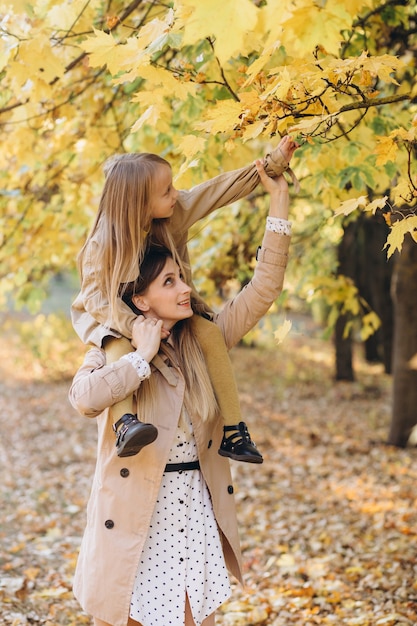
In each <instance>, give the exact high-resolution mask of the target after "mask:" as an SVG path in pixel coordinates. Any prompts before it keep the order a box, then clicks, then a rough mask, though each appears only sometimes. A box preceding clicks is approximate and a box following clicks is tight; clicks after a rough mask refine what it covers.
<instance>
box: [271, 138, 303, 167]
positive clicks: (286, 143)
mask: <svg viewBox="0 0 417 626" xmlns="http://www.w3.org/2000/svg"><path fill="white" fill-rule="evenodd" d="M299 147H300V144H299V143H297V142H296V141H295V139H293V138H292V137H290V135H285V137H283V138H282V139H281V141H280V142H279V144H278V146H277V147H276V148H275V150H279V152H281V154H282V156H283V157H284V159H285V160H286V161H288V163H289V162H290V161H291V159H292V156H293V154H294V152H295V151H296V150H297V148H299Z"/></svg>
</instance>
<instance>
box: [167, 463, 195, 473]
mask: <svg viewBox="0 0 417 626" xmlns="http://www.w3.org/2000/svg"><path fill="white" fill-rule="evenodd" d="M195 469H200V462H199V461H189V463H168V465H165V470H164V471H165V472H182V471H183V470H195Z"/></svg>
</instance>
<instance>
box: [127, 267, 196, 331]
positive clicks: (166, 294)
mask: <svg viewBox="0 0 417 626" xmlns="http://www.w3.org/2000/svg"><path fill="white" fill-rule="evenodd" d="M190 294H191V287H189V286H188V285H187V283H185V282H184V281H183V278H182V274H181V272H180V268H179V267H178V265H177V264H176V263H175V261H174V260H173V259H171V258H170V257H168V258H167V260H166V262H165V265H164V268H163V270H162V272H161V273H160V274H159V275H158V276H157V277H156V278H155V280H154V281H152V282H151V283H150V285H149V287H148V289H147V290H146V292H145V293H144V294H142V295H136V296H133V298H132V301H133V304H134V305H135V306H136V307H137V308H138V309H140V311H142V312H143V315H144V316H145V317H153V318H156V319H158V320H162V321H163V324H162V325H163V327H164V328H165V329H167V330H170V329H171V328H172V327H173V326H174V325H175V324H176V323H177V322H178V321H179V320H183V319H186V318H187V317H192V315H193V310H192V308H191V301H190Z"/></svg>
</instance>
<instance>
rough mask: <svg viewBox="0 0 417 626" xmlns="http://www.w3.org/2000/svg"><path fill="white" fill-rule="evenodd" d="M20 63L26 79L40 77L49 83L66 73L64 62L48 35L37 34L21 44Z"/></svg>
mask: <svg viewBox="0 0 417 626" xmlns="http://www.w3.org/2000/svg"><path fill="white" fill-rule="evenodd" d="M19 63H20V64H21V65H22V66H23V68H24V71H25V72H26V79H28V78H30V79H33V78H34V76H36V77H37V78H38V79H41V80H43V81H45V82H46V83H49V82H50V81H52V80H53V79H54V78H60V77H61V76H62V75H63V74H64V70H65V67H64V64H63V62H62V61H61V60H60V59H59V58H58V57H57V56H56V55H55V53H54V52H53V50H52V47H51V42H50V41H49V39H48V37H47V36H46V35H40V34H39V35H36V36H34V37H33V38H32V39H29V40H28V41H22V42H21V44H20V46H19Z"/></svg>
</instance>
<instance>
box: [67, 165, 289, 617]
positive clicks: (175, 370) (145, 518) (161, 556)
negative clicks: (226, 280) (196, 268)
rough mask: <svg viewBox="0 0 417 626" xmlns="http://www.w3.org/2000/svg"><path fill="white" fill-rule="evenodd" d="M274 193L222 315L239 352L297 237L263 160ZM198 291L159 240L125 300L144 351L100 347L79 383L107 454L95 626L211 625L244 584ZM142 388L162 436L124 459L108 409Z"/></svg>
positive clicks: (93, 564) (73, 394) (99, 479)
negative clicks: (235, 584)
mask: <svg viewBox="0 0 417 626" xmlns="http://www.w3.org/2000/svg"><path fill="white" fill-rule="evenodd" d="M256 167H257V169H258V172H259V175H260V177H261V180H262V183H263V184H264V186H265V188H266V189H267V191H268V192H269V193H270V194H271V201H270V210H269V216H268V218H267V226H266V231H265V234H264V237H263V241H262V245H261V246H260V248H259V251H258V262H257V266H256V268H255V272H254V276H253V278H252V280H251V281H250V283H249V284H248V285H247V286H246V287H245V288H244V289H243V290H242V291H241V292H240V293H239V294H238V295H237V296H236V297H235V298H234V299H233V300H231V301H230V302H228V303H226V305H225V307H224V309H223V310H222V311H221V312H220V313H218V314H216V315H214V316H213V322H211V323H214V324H215V325H216V326H218V328H219V329H220V331H221V334H222V336H223V338H224V342H225V345H226V347H227V348H228V349H230V348H231V347H232V346H233V345H235V344H236V343H237V342H238V341H239V340H240V339H241V338H242V336H243V335H244V334H245V333H246V332H247V331H248V330H249V329H250V328H252V327H253V326H254V325H255V324H256V323H257V322H258V321H259V319H260V318H261V317H262V316H263V315H264V314H265V313H266V312H267V311H268V309H269V307H270V306H271V304H272V303H273V302H274V301H275V299H276V298H277V296H278V295H279V293H280V292H281V289H282V284H283V279H284V272H285V267H286V263H287V254H288V247H289V242H290V237H289V235H288V234H282V233H289V232H290V223H289V222H288V221H287V218H288V206H289V194H288V185H287V182H286V181H285V179H284V177H283V176H280V177H278V178H276V179H272V178H269V177H268V176H267V175H266V173H265V170H264V168H263V165H262V163H261V162H260V161H258V162H257V165H256ZM191 293H192V288H191V286H190V285H189V284H188V283H187V282H185V281H184V276H183V274H182V272H181V268H180V266H179V265H178V263H177V262H176V261H175V257H173V256H172V254H171V252H170V251H169V250H168V249H167V248H165V247H163V246H150V247H149V249H148V251H147V252H146V253H145V255H144V257H143V258H142V259H141V267H140V275H139V276H138V277H137V279H136V280H134V281H132V282H130V283H129V284H128V285H125V289H124V298H125V300H126V302H128V303H130V305H131V306H132V307H133V308H134V311H135V313H136V312H138V311H139V312H140V315H139V316H137V317H136V318H135V321H134V323H133V326H132V339H133V342H134V344H135V345H136V346H137V348H136V350H133V349H132V348H131V352H130V353H129V354H128V355H125V356H123V357H121V358H120V359H118V360H117V361H116V362H114V363H112V364H110V365H106V356H105V353H104V351H103V350H101V349H98V348H93V349H91V350H90V351H89V352H88V353H87V355H86V357H85V360H84V364H83V365H82V366H81V368H80V369H79V371H78V372H77V374H76V375H75V378H74V381H73V383H72V386H71V389H70V392H69V398H70V401H71V403H72V405H73V406H74V407H75V408H76V409H77V410H78V411H79V412H80V413H81V414H83V415H85V416H87V417H97V426H98V433H99V436H98V458H97V464H96V470H95V475H94V480H93V486H92V492H91V495H90V500H89V503H88V507H87V527H86V531H85V534H84V537H83V541H82V545H81V550H80V555H79V559H78V562H77V568H76V573H75V581H74V592H75V595H76V597H77V598H78V600H79V602H80V603H81V605H82V607H83V609H84V610H85V611H86V612H88V613H90V614H91V615H93V617H94V624H95V626H134V625H142V626H167V625H168V624H170V625H171V626H184V625H185V626H212V625H213V624H214V612H215V610H216V609H217V608H218V607H219V606H220V605H221V604H222V603H223V602H224V601H225V600H226V599H227V598H228V597H229V595H230V586H229V578H228V574H227V569H228V570H229V571H230V572H231V573H232V574H233V575H234V576H235V577H236V578H237V579H238V580H240V581H241V580H242V573H241V554H240V547H239V539H238V527H237V520H236V511H235V504H234V498H233V486H232V480H231V474H230V466H229V461H228V459H226V458H222V457H220V456H218V454H217V447H218V445H219V444H220V441H221V439H222V433H223V424H222V419H221V416H220V414H219V410H218V406H217V401H216V398H215V395H214V392H213V389H212V386H211V383H210V378H209V376H208V372H207V369H206V365H205V359H204V355H203V353H202V350H201V347H200V345H199V342H198V341H197V339H196V336H195V333H194V331H193V328H192V325H191V324H192V321H193V319H194V317H195V314H194V313H193V310H192V307H191ZM130 394H134V405H135V410H137V411H138V414H139V415H141V414H145V415H147V419H148V420H149V423H151V424H153V425H155V427H157V428H158V432H159V434H158V437H157V439H156V440H155V441H154V443H152V445H148V446H146V447H144V449H143V450H142V452H141V454H139V455H137V456H131V457H129V458H120V457H118V455H117V454H115V451H114V447H113V445H112V440H113V439H112V438H113V430H112V419H111V416H110V410H109V407H111V406H113V405H114V404H115V403H116V402H118V401H120V400H122V399H123V398H125V397H127V396H128V395H130Z"/></svg>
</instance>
